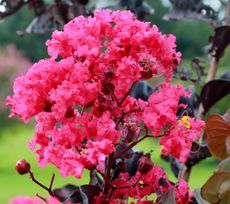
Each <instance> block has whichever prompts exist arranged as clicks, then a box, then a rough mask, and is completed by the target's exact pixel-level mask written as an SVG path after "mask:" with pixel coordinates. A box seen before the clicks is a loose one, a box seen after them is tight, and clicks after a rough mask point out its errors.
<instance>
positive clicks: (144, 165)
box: [137, 155, 153, 174]
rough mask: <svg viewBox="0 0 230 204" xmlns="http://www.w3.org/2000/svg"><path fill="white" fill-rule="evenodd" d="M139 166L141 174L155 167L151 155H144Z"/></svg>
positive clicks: (139, 161)
mask: <svg viewBox="0 0 230 204" xmlns="http://www.w3.org/2000/svg"><path fill="white" fill-rule="evenodd" d="M137 168H138V171H139V172H140V173H141V174H147V173H148V172H149V171H150V170H151V169H152V168H153V162H152V161H151V159H150V155H145V156H142V157H141V158H140V159H139V160H138V166H137Z"/></svg>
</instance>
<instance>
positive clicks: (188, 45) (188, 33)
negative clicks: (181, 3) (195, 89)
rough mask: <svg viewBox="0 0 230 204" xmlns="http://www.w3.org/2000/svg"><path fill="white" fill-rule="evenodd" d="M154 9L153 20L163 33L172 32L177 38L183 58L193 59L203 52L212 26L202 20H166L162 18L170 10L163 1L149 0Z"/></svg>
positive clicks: (150, 18) (151, 18)
mask: <svg viewBox="0 0 230 204" xmlns="http://www.w3.org/2000/svg"><path fill="white" fill-rule="evenodd" d="M147 2H148V3H149V4H150V5H151V6H152V7H153V8H154V9H155V13H154V15H152V16H150V17H149V18H148V19H147V20H151V21H152V22H153V23H154V24H156V25H158V27H159V29H160V30H161V31H162V32H163V33H172V34H174V35H175V36H176V38H177V49H178V50H180V52H181V53H182V57H183V58H189V59H192V58H194V57H195V56H200V55H202V54H203V52H202V48H203V47H204V46H206V45H207V44H208V38H209V36H210V35H211V34H212V28H211V27H210V26H209V25H208V24H207V23H205V22H201V21H191V22H188V21H165V20H163V19H162V17H163V16H164V14H166V13H167V12H168V9H169V8H167V7H164V6H163V5H162V3H161V1H152V0H148V1H147Z"/></svg>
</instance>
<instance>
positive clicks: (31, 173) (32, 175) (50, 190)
mask: <svg viewBox="0 0 230 204" xmlns="http://www.w3.org/2000/svg"><path fill="white" fill-rule="evenodd" d="M29 174H30V178H31V179H32V181H33V182H34V183H36V184H38V185H39V186H40V187H42V188H43V189H45V190H46V191H47V192H48V193H49V194H50V196H53V195H54V194H53V192H52V189H51V187H52V185H53V180H54V174H53V176H52V179H51V182H50V187H49V188H47V187H46V186H44V185H43V184H42V183H40V182H39V181H38V180H37V179H36V178H35V177H34V174H33V172H32V171H29Z"/></svg>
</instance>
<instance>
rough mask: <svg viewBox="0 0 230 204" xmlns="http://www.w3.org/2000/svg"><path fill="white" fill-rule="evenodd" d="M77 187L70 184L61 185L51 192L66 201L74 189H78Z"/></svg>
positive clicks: (60, 199)
mask: <svg viewBox="0 0 230 204" xmlns="http://www.w3.org/2000/svg"><path fill="white" fill-rule="evenodd" d="M78 189H79V187H77V186H74V185H72V184H67V185H65V186H63V187H62V188H58V189H54V190H53V193H54V196H55V197H56V198H57V199H58V200H59V201H61V202H64V201H66V200H67V199H69V197H70V196H71V195H72V194H73V193H74V192H75V191H76V190H78Z"/></svg>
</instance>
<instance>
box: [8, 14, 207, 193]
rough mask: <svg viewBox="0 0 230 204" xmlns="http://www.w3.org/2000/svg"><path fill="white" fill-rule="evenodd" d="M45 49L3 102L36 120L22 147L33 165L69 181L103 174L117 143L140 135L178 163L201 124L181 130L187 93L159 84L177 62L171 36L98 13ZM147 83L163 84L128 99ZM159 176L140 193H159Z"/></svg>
mask: <svg viewBox="0 0 230 204" xmlns="http://www.w3.org/2000/svg"><path fill="white" fill-rule="evenodd" d="M47 46H48V52H49V55H50V56H51V57H50V58H49V59H43V60H40V61H39V62H38V63H36V64H34V65H33V66H32V67H31V68H30V70H29V71H28V72H27V74H26V75H25V76H22V77H19V78H17V79H16V81H15V83H14V95H13V96H10V97H8V98H7V104H8V106H10V107H11V112H12V113H11V116H14V115H18V116H19V118H20V119H22V120H23V121H24V122H28V121H29V120H30V119H31V118H32V117H33V116H35V118H36V122H37V125H36V132H35V136H34V139H33V140H32V141H31V142H30V148H31V149H32V151H34V152H35V153H36V154H37V155H38V162H39V164H40V166H42V167H44V166H45V165H46V164H47V163H52V164H54V165H55V166H56V167H58V168H59V169H60V172H61V174H62V175H64V176H67V175H73V176H75V177H76V178H80V177H81V175H82V172H83V170H84V169H89V170H92V169H96V170H97V171H99V172H103V171H104V169H105V163H106V158H107V157H108V155H110V154H111V153H113V152H114V151H115V147H116V145H117V144H119V143H122V142H124V141H126V143H130V142H132V140H133V141H136V140H137V139H138V138H140V137H142V136H143V132H145V133H148V132H149V131H148V130H150V131H151V133H152V135H153V137H161V138H160V144H161V145H163V153H165V154H168V153H170V154H172V155H173V156H175V157H176V158H178V159H179V160H180V161H181V162H185V161H186V159H187V157H188V153H189V151H190V148H191V144H192V141H193V140H196V139H198V138H199V137H200V131H201V128H202V126H203V122H202V121H200V120H194V119H189V123H190V124H191V125H190V126H189V128H188V127H187V125H186V124H184V122H183V120H181V119H178V118H177V117H176V112H177V109H178V108H179V107H180V105H178V101H179V98H180V97H181V96H188V95H189V93H187V92H185V91H184V90H183V88H182V87H181V86H176V87H174V86H171V85H169V84H167V82H169V81H170V79H171V77H172V73H173V70H174V69H175V68H176V66H177V65H178V63H179V62H180V53H178V52H176V51H175V37H174V36H173V35H163V34H162V33H160V32H159V31H158V28H157V27H156V26H151V25H150V23H146V22H140V21H138V20H137V19H136V18H135V17H134V15H133V14H132V13H131V12H129V11H111V10H100V11H97V12H96V13H95V16H94V17H88V18H84V17H82V16H80V17H77V18H75V19H73V20H72V21H70V22H69V23H68V24H66V25H65V27H64V31H55V32H54V33H53V34H52V39H51V40H48V41H47ZM152 77H157V78H160V77H161V78H162V81H163V85H162V87H161V88H160V89H159V91H157V92H155V93H153V94H152V95H151V96H150V97H149V101H148V102H144V101H142V100H141V99H138V100H137V99H134V98H132V97H130V96H129V93H130V91H131V89H132V87H133V85H134V84H135V83H137V82H138V81H139V80H144V79H149V78H152ZM143 130H144V131H143ZM156 168H157V167H156ZM154 169H155V168H154ZM155 170H156V169H155ZM159 172H161V170H159V169H158V170H157V171H154V172H153V170H152V171H150V173H148V174H151V175H149V176H147V175H146V176H145V177H143V178H142V180H143V182H149V177H151V178H152V180H151V184H149V186H150V187H149V189H147V190H148V191H151V189H152V191H154V192H155V191H156V188H159V185H158V180H157V178H158V177H157V176H158V175H156V174H158V173H159ZM161 176H162V174H161ZM154 179H155V180H156V182H153V181H154ZM120 181H121V180H120ZM114 182H115V181H114ZM124 182H127V180H124ZM117 185H118V184H117ZM168 185H170V183H168ZM156 186H158V187H156ZM178 189H180V188H179V187H178ZM139 191H140V192H139V193H141V191H143V189H142V190H141V189H139ZM163 191H164V189H163V188H162V192H163ZM178 191H179V190H178ZM116 193H118V194H119V192H118V191H117V192H116ZM179 193H180V192H179Z"/></svg>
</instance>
